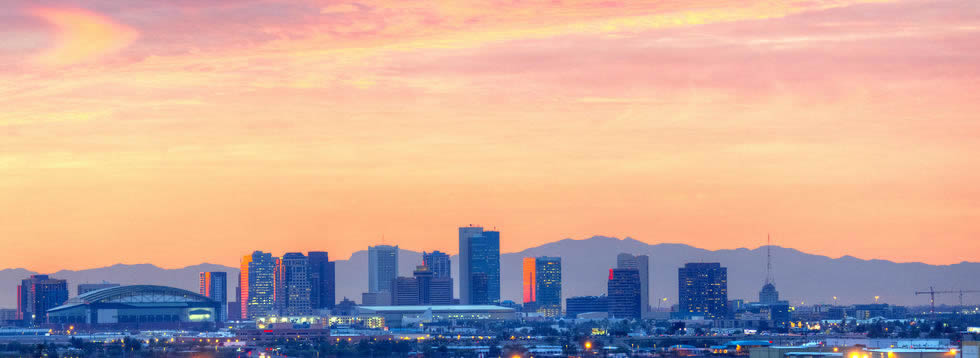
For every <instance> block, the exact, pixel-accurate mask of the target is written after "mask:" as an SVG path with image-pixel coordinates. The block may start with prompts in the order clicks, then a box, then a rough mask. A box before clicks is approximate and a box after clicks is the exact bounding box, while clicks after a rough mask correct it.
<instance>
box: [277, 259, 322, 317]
mask: <svg viewBox="0 0 980 358" xmlns="http://www.w3.org/2000/svg"><path fill="white" fill-rule="evenodd" d="M311 286H312V281H311V280H310V261H309V260H308V259H307V258H306V256H305V255H303V254H301V253H298V252H289V253H286V254H285V255H283V256H282V258H280V259H278V260H276V285H275V287H276V294H275V306H276V308H277V311H278V312H279V314H280V315H283V316H304V315H309V314H310V313H311V312H312V307H313V306H312V304H311V302H310V292H311V291H312V288H311Z"/></svg>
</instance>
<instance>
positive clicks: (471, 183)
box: [0, 0, 980, 271]
mask: <svg viewBox="0 0 980 358" xmlns="http://www.w3.org/2000/svg"><path fill="white" fill-rule="evenodd" d="M127 5H128V6H122V5H120V4H119V3H118V2H116V1H108V0H87V1H83V0H68V1H63V2H61V1H59V2H54V1H29V0H12V1H7V2H5V3H4V5H3V10H5V11H3V12H2V14H0V20H2V22H3V23H4V24H5V25H7V26H6V27H5V29H4V32H2V33H0V64H2V65H3V66H0V83H2V84H3V88H2V89H0V108H3V110H2V111H0V148H2V150H0V198H3V200H0V217H2V218H3V224H2V225H0V243H2V244H3V246H4V247H5V248H6V250H3V251H2V252H0V263H2V266H4V267H28V268H32V269H36V270H42V271H49V270H56V269H61V268H75V269H77V268H83V267H91V266H106V265H112V264H115V263H118V262H127V263H143V262H153V263H156V264H159V265H162V266H165V267H180V266H186V265H192V264H196V263H200V262H205V261H212V262H213V261H218V262H221V263H223V264H230V263H232V262H231V261H230V260H233V258H230V256H224V255H213V254H212V253H214V252H218V251H230V252H236V253H241V252H250V251H249V250H252V249H255V248H260V247H261V248H263V249H264V250H270V251H275V252H293V251H305V250H309V249H320V248H325V249H328V250H330V252H331V253H334V254H335V256H337V257H347V256H348V255H350V253H352V252H355V251H356V250H360V249H361V248H363V247H364V246H367V245H369V244H376V243H377V242H378V241H381V237H382V236H383V235H385V236H387V237H388V239H389V240H391V241H393V242H394V241H397V242H398V243H399V244H400V245H401V246H402V247H404V248H406V249H413V250H422V249H429V250H431V249H440V250H446V251H447V252H455V251H456V248H455V246H454V245H452V244H450V243H451V242H452V238H453V237H454V236H455V235H454V234H453V233H452V231H451V229H449V228H452V227H456V226H461V225H466V224H470V223H472V224H483V225H487V226H490V225H496V226H497V227H498V228H500V229H501V230H504V231H506V232H507V237H508V239H506V240H504V241H503V242H502V243H501V245H502V246H501V248H500V249H501V250H502V251H504V252H514V251H519V250H521V249H523V248H526V247H533V246H534V245H540V244H543V243H546V242H552V241H555V240H558V239H562V238H566V237H571V238H585V237H590V236H592V235H607V236H615V237H627V236H629V237H633V238H637V239H638V240H642V241H644V242H648V243H659V242H680V243H690V244H692V245H694V246H698V247H704V248H708V249H731V248H737V247H742V246H749V247H754V246H756V244H755V242H757V241H758V239H757V238H758V237H759V236H760V235H762V234H764V233H766V232H772V233H773V234H774V238H776V239H777V241H778V242H779V243H780V244H781V245H782V246H786V247H793V248H797V249H800V250H802V251H805V252H812V253H816V254H821V255H827V256H831V257H840V256H843V255H853V256H855V257H860V258H865V259H871V258H879V259H887V260H894V261H899V262H925V263H931V264H951V263H956V262H960V261H974V262H975V261H980V253H978V252H980V240H976V237H977V236H978V235H980V226H978V225H977V222H980V212H978V210H977V208H978V207H980V192H978V191H976V190H975V184H976V183H977V182H980V163H978V162H977V156H976V153H978V152H980V142H978V141H977V140H976V138H975V137H976V135H975V134H976V133H980V122H978V121H976V119H975V114H976V113H978V112H980V91H976V86H977V85H976V83H977V79H978V78H980V65H978V64H980V51H976V48H975V44H976V43H978V42H980V9H978V8H977V6H976V2H975V1H974V0H936V1H927V2H923V1H911V0H893V1H877V0H876V1H861V0H816V1H809V0H806V1H804V0H787V1H780V2H772V1H763V0H748V1H712V2H707V3H705V2H692V1H681V0H672V1H599V0H596V1H591V0H589V1H576V2H569V3H567V4H564V6H563V8H562V11H553V9H552V7H551V6H550V4H548V3H547V2H533V1H532V2H518V3H515V4H509V5H507V6H503V5H502V3H499V2H493V1H473V2H468V3H464V4H456V3H439V2H423V3H416V2H412V3H404V4H403V3H399V2H390V1H378V0H366V1H358V2H346V1H340V2H337V1H326V0H310V1H300V2H295V1H279V0H268V1H255V2H251V1H250V2H217V3H212V2H207V3H199V2H186V1H179V2H166V1H151V0H136V1H135V2H130V3H128V4H127ZM246 24H247V25H246ZM187 29H192V30H193V31H192V33H193V35H189V33H188V32H187V31H186V30H187ZM706 223H707V224H706ZM923 242H926V243H928V244H927V245H923V244H922V243H923ZM128 247H137V248H139V249H138V250H127V251H126V255H121V254H120V248H128ZM20 252H44V255H20V254H18V253H20ZM77 257H86V258H87V260H88V261H87V263H83V262H79V261H78V260H77ZM120 257H122V258H120Z"/></svg>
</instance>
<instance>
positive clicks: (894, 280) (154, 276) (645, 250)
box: [0, 236, 980, 307]
mask: <svg viewBox="0 0 980 358" xmlns="http://www.w3.org/2000/svg"><path fill="white" fill-rule="evenodd" d="M620 252H629V253H634V254H646V255H650V257H651V261H652V262H651V266H652V268H653V272H652V273H651V280H652V281H653V282H652V285H651V286H652V291H653V292H652V295H651V297H655V298H661V297H668V304H674V303H676V302H677V268H678V267H680V266H682V265H683V264H684V263H685V262H720V263H721V264H722V265H723V266H725V267H727V268H728V290H729V298H743V299H747V300H755V299H756V298H757V297H758V291H759V289H760V288H761V287H762V284H763V280H764V279H765V267H766V264H765V257H766V256H765V255H766V250H765V247H760V248H756V249H753V250H749V249H744V248H742V249H735V250H717V251H711V250H704V249H699V248H696V247H692V246H688V245H684V244H657V245H649V244H645V243H643V242H640V241H637V240H634V239H631V238H626V239H617V238H610V237H602V236H596V237H592V238H589V239H584V240H573V239H564V240H561V241H556V242H552V243H549V244H545V245H541V246H538V247H534V248H529V249H527V250H524V251H521V252H516V253H507V254H503V255H501V285H502V287H501V294H502V295H503V299H505V300H506V299H509V300H514V301H518V300H519V299H520V296H521V294H520V290H521V282H520V277H521V276H520V270H521V264H520V260H521V258H523V257H528V256H559V257H561V258H562V278H563V280H562V281H563V295H564V296H565V297H571V296H580V295H599V294H604V293H605V291H606V277H607V275H608V270H609V268H611V267H613V266H615V264H616V255H617V254H618V253H620ZM276 254H281V253H276ZM772 256H773V268H774V271H775V272H774V277H775V282H776V287H777V289H778V290H779V293H780V295H781V297H782V298H783V299H788V300H790V301H791V302H792V303H794V304H799V303H800V302H801V301H803V300H804V299H805V302H806V303H807V304H811V303H831V302H832V300H833V296H837V297H838V298H839V300H840V301H839V302H840V303H867V302H871V301H872V300H873V299H874V296H881V302H884V303H891V304H901V305H924V304H927V303H928V300H927V298H926V297H923V296H918V297H916V296H914V295H913V294H912V293H913V291H914V290H917V289H927V288H928V287H929V286H935V287H936V288H937V289H939V288H944V289H949V288H957V289H958V288H963V289H978V288H980V282H977V280H976V276H975V275H977V274H980V263H972V262H963V263H959V264H954V265H927V264H922V263H895V262H891V261H883V260H861V259H857V258H854V257H851V256H844V257H841V258H838V259H832V258H829V257H826V256H819V255H811V254H806V253H803V252H800V251H797V250H794V249H788V248H782V247H778V246H773V247H772ZM452 260H453V274H454V275H455V274H456V273H457V272H459V269H458V259H457V257H456V256H453V257H452ZM421 262H422V254H421V253H419V252H414V251H408V250H401V251H400V254H399V266H400V267H399V270H400V273H401V275H403V276H408V275H411V272H412V270H414V268H415V266H416V265H420V264H421ZM200 271H226V272H228V278H229V280H230V281H232V282H231V283H230V285H229V286H231V287H229V295H230V296H233V294H234V287H235V284H234V283H233V282H234V280H235V278H236V277H237V275H238V269H237V268H233V267H227V266H221V265H214V264H201V265H195V266H189V267H185V268H181V269H169V270H168V269H162V268H159V267H156V266H154V265H150V264H142V265H113V266H109V267H102V268H95V269H89V270H79V271H67V270H64V271H58V272H55V273H53V274H51V275H52V276H54V277H57V278H63V279H67V280H68V283H69V287H70V291H71V295H72V296H74V294H75V292H76V291H75V286H76V285H77V284H78V283H86V282H88V283H97V282H101V281H102V280H105V281H110V282H117V283H122V284H135V283H150V284H160V285H167V286H174V287H179V288H183V289H187V290H191V291H194V292H196V291H197V285H198V281H197V280H198V276H197V275H198V272H200ZM32 273H33V272H30V271H28V270H24V269H6V270H0V287H3V288H4V290H6V288H9V291H6V292H10V294H9V295H4V296H3V297H0V306H2V307H14V306H16V304H17V301H16V297H15V290H14V288H15V287H16V285H17V284H18V282H19V280H20V279H22V278H25V277H27V276H29V275H31V274H32ZM337 278H338V283H337V299H338V300H340V299H342V298H343V297H349V298H351V299H354V300H355V301H360V295H361V292H364V291H366V290H367V279H366V278H367V251H358V252H355V253H354V254H353V255H351V257H350V259H347V260H338V261H337ZM456 287H459V285H458V283H457V285H456ZM957 300H958V298H957V297H953V296H940V297H938V298H937V301H938V302H937V303H946V304H955V303H957ZM651 301H652V302H651V304H653V305H656V300H653V299H651ZM964 301H965V303H967V304H980V295H974V296H969V295H968V296H966V297H965V299H964Z"/></svg>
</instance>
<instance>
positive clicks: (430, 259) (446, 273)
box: [422, 251, 453, 278]
mask: <svg viewBox="0 0 980 358" xmlns="http://www.w3.org/2000/svg"><path fill="white" fill-rule="evenodd" d="M422 264H423V265H425V266H426V267H428V268H429V270H432V274H433V275H432V277H433V278H445V277H449V278H451V277H453V275H452V266H451V264H452V263H451V262H450V260H449V255H447V254H445V253H442V252H439V251H433V252H428V253H426V252H423V253H422Z"/></svg>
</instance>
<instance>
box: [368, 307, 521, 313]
mask: <svg viewBox="0 0 980 358" xmlns="http://www.w3.org/2000/svg"><path fill="white" fill-rule="evenodd" d="M357 308H358V309H359V310H362V311H374V312H405V311H414V312H424V311H427V310H432V311H433V312H436V311H440V312H453V311H493V312H514V309H513V308H510V307H501V306H494V305H422V306H358V307H357Z"/></svg>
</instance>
